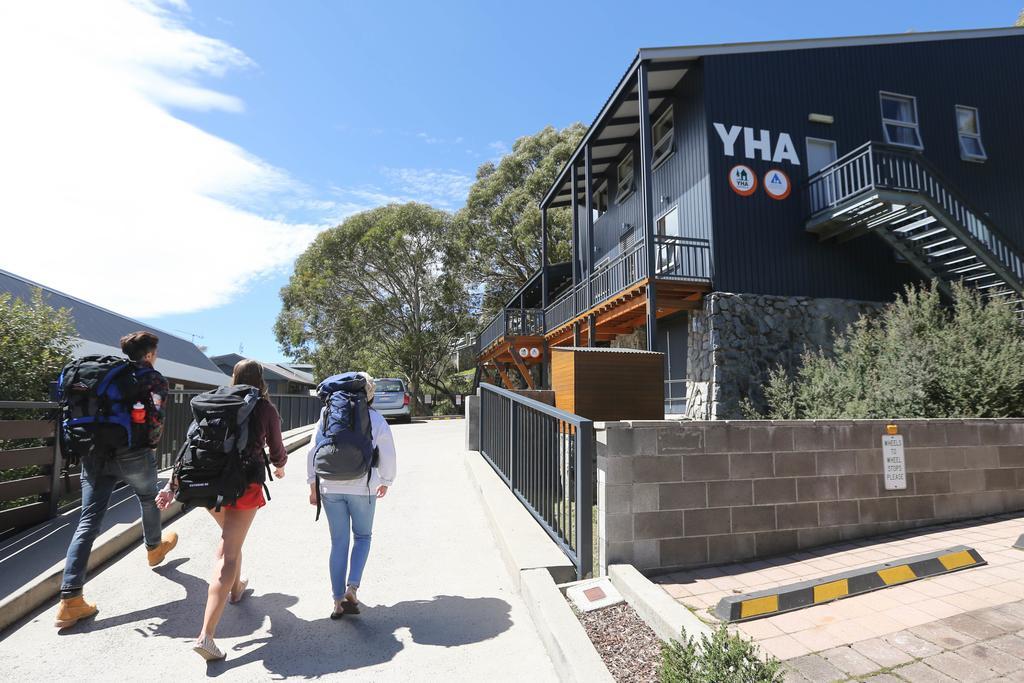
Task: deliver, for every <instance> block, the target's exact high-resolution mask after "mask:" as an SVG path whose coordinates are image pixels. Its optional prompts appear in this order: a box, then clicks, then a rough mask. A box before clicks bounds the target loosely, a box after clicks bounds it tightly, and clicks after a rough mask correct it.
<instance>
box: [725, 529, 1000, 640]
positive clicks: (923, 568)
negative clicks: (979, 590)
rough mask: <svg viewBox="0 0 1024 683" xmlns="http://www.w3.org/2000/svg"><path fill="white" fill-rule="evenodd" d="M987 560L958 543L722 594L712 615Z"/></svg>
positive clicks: (735, 615) (756, 612)
mask: <svg viewBox="0 0 1024 683" xmlns="http://www.w3.org/2000/svg"><path fill="white" fill-rule="evenodd" d="M985 564H988V563H987V562H985V560H984V559H982V557H981V555H979V554H978V551H977V550H975V549H974V548H968V547H967V546H963V545H959V546H955V547H953V548H948V549H946V550H939V551H937V552H932V553H926V554H924V555H915V556H913V557H908V558H905V559H902V560H896V561H893V562H886V563H885V564H877V565H874V566H871V567H864V568H861V569H853V570H850V571H848V572H843V573H841V574H833V575H832V576H823V577H821V578H820V579H813V580H811V581H801V582H800V583H793V584H790V585H788V586H779V587H778V588H772V589H769V590H764V591H758V592H756V593H747V594H744V595H733V596H729V597H727V598H722V599H721V600H720V601H719V603H718V606H717V607H715V615H716V616H717V617H718V618H719V619H721V620H722V621H729V622H735V621H747V620H748V619H758V618H760V617H770V616H773V615H775V614H781V613H783V612H790V611H792V610H796V609H803V608H804V607H812V606H813V605H820V604H822V603H825V602H831V601H833V600H841V599H842V598H848V597H850V596H853V595H860V594H862V593H869V592H871V591H874V590H878V589H880V588H887V587H889V586H895V585H898V584H901V583H907V582H909V581H916V580H918V579H926V578H928V577H930V576H940V575H942V574H949V573H950V572H955V571H958V570H961V569H970V568H971V567H980V566H982V565H985Z"/></svg>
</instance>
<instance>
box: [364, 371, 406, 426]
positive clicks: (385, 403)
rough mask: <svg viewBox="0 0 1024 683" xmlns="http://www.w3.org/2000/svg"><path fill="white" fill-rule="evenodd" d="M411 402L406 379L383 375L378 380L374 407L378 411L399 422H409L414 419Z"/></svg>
mask: <svg viewBox="0 0 1024 683" xmlns="http://www.w3.org/2000/svg"><path fill="white" fill-rule="evenodd" d="M409 402H410V401H409V391H408V389H407V387H406V386H405V380H403V379H399V378H397V377H382V378H380V379H378V380H376V389H374V392H373V409H374V410H376V411H377V412H378V413H380V414H381V415H383V416H384V417H386V418H389V419H394V420H397V421H399V422H409V421H410V420H411V419H412V412H411V411H410V409H409Z"/></svg>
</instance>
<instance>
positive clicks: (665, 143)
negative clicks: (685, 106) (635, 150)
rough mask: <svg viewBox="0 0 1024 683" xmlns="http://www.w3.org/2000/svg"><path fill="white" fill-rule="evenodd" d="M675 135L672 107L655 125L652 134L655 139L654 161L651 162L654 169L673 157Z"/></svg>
mask: <svg viewBox="0 0 1024 683" xmlns="http://www.w3.org/2000/svg"><path fill="white" fill-rule="evenodd" d="M673 133H674V126H673V118H672V107H669V108H668V109H666V110H665V113H664V114H662V115H661V116H659V117H658V120H657V121H656V122H655V123H654V128H653V134H652V137H653V138H654V159H653V160H652V162H651V166H652V167H655V166H657V165H658V164H660V163H661V162H662V161H664V160H665V159H667V158H668V157H669V156H671V155H672V151H673V150H674V149H675V144H674V141H675V135H674V134H673Z"/></svg>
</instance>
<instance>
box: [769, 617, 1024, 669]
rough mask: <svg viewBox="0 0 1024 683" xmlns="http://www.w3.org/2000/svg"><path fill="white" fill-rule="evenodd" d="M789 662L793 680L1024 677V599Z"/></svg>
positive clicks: (787, 666)
mask: <svg viewBox="0 0 1024 683" xmlns="http://www.w3.org/2000/svg"><path fill="white" fill-rule="evenodd" d="M784 666H785V671H786V681H787V682H789V683H804V682H806V681H813V683H827V682H829V681H871V683H900V682H902V681H909V682H910V683H948V682H950V681H959V682H961V683H973V682H974V681H1022V682H1024V601H1019V602H1010V603H1006V604H1003V605H999V606H995V607H985V608H983V609H978V610H974V611H972V612H965V613H962V614H957V615H955V616H951V617H947V618H945V619H940V620H938V621H932V622H929V623H926V624H922V625H920V626H915V627H913V628H910V629H907V630H905V631H898V632H896V633H890V634H888V635H884V636H881V637H879V638H871V639H868V640H861V641H859V642H856V643H853V644H852V645H844V646H842V647H835V648H832V649H830V650H825V651H823V652H818V653H816V654H810V655H804V656H802V657H797V658H795V659H790V660H788V661H786V662H785V665H784Z"/></svg>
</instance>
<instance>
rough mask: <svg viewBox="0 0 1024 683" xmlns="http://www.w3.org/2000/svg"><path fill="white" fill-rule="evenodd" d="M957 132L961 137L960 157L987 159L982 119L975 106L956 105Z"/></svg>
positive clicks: (974, 159)
mask: <svg viewBox="0 0 1024 683" xmlns="http://www.w3.org/2000/svg"><path fill="white" fill-rule="evenodd" d="M956 133H957V136H958V137H959V138H960V158H961V159H965V160H967V161H985V159H987V158H988V155H987V154H985V146H984V145H982V144H981V120H980V119H979V118H978V110H977V108H975V107H965V106H963V105H959V104H958V105H957V107H956Z"/></svg>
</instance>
